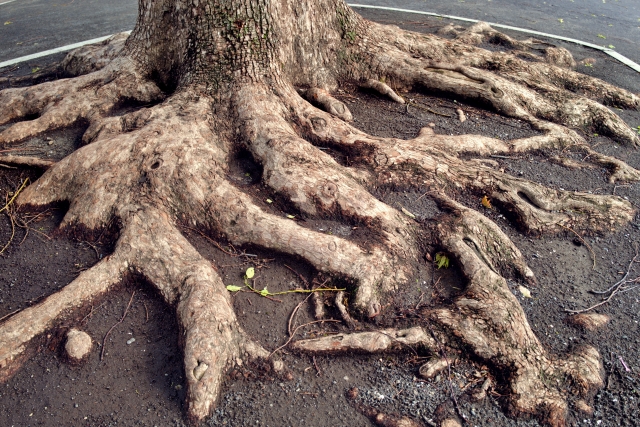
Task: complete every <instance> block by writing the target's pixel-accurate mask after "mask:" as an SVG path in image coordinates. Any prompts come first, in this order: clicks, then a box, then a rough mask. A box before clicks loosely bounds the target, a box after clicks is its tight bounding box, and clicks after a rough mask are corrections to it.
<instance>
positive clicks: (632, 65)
mask: <svg viewBox="0 0 640 427" xmlns="http://www.w3.org/2000/svg"><path fill="white" fill-rule="evenodd" d="M349 6H351V7H359V8H361V9H377V10H388V11H391V12H404V13H415V14H418V15H428V16H437V17H439V18H446V19H453V20H456V21H464V22H473V23H476V22H480V21H479V20H477V19H469V18H461V17H459V16H451V15H442V14H440V13H434V12H422V11H419V10H411V9H398V8H396V7H386V6H372V5H368V4H349ZM487 24H489V25H491V26H492V27H496V28H502V29H505V30H511V31H518V32H520V33H526V34H533V35H536V36H542V37H547V38H549V39H555V40H562V41H565V42H569V43H574V44H578V45H580V46H585V47H590V48H592V49H597V50H599V51H602V52H604V53H606V54H607V55H609V56H611V57H612V58H614V59H616V60H618V61H620V62H622V63H623V64H624V65H626V66H628V67H630V68H632V69H634V70H636V71H637V72H639V73H640V65H638V64H636V63H635V62H633V61H632V60H630V59H629V58H627V57H626V56H623V55H621V54H620V53H618V52H616V51H615V50H613V49H609V48H607V47H603V46H598V45H597V44H593V43H588V42H583V41H582V40H577V39H572V38H570V37H563V36H556V35H555V34H548V33H543V32H541V31H535V30H528V29H526V28H519V27H512V26H511V25H503V24H496V23H493V22H487Z"/></svg>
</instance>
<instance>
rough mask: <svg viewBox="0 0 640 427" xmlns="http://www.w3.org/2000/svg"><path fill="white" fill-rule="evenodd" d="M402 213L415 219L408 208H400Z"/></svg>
mask: <svg viewBox="0 0 640 427" xmlns="http://www.w3.org/2000/svg"><path fill="white" fill-rule="evenodd" d="M402 213H403V214H405V215H406V216H408V217H409V218H411V219H416V216H415V215H414V214H412V213H411V212H409V211H408V210H406V209H405V208H402Z"/></svg>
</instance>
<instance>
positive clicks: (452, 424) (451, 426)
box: [440, 418, 462, 427]
mask: <svg viewBox="0 0 640 427" xmlns="http://www.w3.org/2000/svg"><path fill="white" fill-rule="evenodd" d="M440 427H462V424H460V422H459V421H458V420H456V419H455V418H448V419H446V420H444V421H443V422H442V424H440Z"/></svg>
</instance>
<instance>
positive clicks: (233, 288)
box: [227, 285, 242, 292]
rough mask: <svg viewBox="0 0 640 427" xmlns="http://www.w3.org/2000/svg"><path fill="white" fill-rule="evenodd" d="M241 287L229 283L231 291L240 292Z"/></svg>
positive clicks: (228, 287)
mask: <svg viewBox="0 0 640 427" xmlns="http://www.w3.org/2000/svg"><path fill="white" fill-rule="evenodd" d="M240 289H242V288H241V287H240V286H235V285H227V290H228V291H229V292H238V291H239V290H240Z"/></svg>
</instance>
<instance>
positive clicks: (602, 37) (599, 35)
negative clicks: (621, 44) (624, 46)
mask: <svg viewBox="0 0 640 427" xmlns="http://www.w3.org/2000/svg"><path fill="white" fill-rule="evenodd" d="M598 37H600V38H601V39H606V38H607V37H605V36H603V35H602V34H598Z"/></svg>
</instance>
